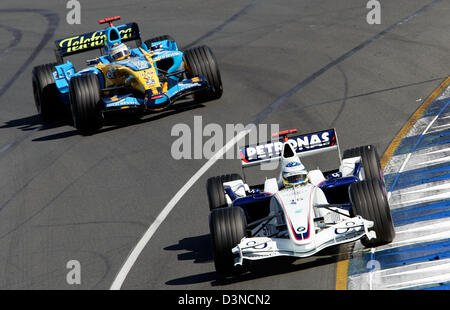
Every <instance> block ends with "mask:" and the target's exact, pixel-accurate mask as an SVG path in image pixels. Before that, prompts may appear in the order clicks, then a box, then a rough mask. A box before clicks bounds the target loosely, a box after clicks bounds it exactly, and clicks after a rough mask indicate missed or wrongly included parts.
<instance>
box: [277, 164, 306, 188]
mask: <svg viewBox="0 0 450 310" xmlns="http://www.w3.org/2000/svg"><path fill="white" fill-rule="evenodd" d="M281 178H282V180H283V184H284V185H285V186H294V185H300V184H306V183H307V182H308V171H307V170H306V168H305V166H303V164H302V163H301V162H300V160H298V161H291V162H289V163H287V164H286V165H285V166H284V167H283V170H282V171H281Z"/></svg>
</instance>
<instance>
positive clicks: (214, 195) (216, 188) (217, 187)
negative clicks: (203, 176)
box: [206, 174, 242, 211]
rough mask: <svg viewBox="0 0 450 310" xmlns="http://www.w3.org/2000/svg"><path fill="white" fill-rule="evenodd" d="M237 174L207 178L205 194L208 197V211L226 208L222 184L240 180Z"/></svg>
mask: <svg viewBox="0 0 450 310" xmlns="http://www.w3.org/2000/svg"><path fill="white" fill-rule="evenodd" d="M241 179H242V178H241V176H240V175H239V174H225V175H221V176H217V177H212V178H209V179H208V180H207V181H206V192H207V195H208V203H209V210H211V211H212V210H214V209H219V208H224V207H226V206H227V199H226V198H225V197H226V196H225V190H224V188H223V183H225V182H230V181H235V180H241Z"/></svg>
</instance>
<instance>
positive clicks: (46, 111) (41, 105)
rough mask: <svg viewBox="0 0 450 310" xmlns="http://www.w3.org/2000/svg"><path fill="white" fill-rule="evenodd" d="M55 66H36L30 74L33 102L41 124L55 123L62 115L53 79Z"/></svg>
mask: <svg viewBox="0 0 450 310" xmlns="http://www.w3.org/2000/svg"><path fill="white" fill-rule="evenodd" d="M56 65H57V64H56V63H50V64H45V65H40V66H36V67H34V68H33V72H32V83H33V95H34V102H35V105H36V109H37V112H38V113H39V116H40V118H41V121H42V122H43V123H50V122H52V121H55V120H57V119H58V118H60V116H61V115H62V113H63V107H62V102H61V101H60V99H59V96H58V89H57V87H56V84H55V80H54V78H53V71H55V66H56Z"/></svg>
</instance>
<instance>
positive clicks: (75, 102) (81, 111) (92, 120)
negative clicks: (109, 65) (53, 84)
mask: <svg viewBox="0 0 450 310" xmlns="http://www.w3.org/2000/svg"><path fill="white" fill-rule="evenodd" d="M69 92H70V107H71V109H72V118H73V122H74V125H75V128H77V129H78V130H79V131H80V132H81V133H82V134H84V135H88V134H92V133H94V132H95V131H96V130H98V129H100V128H101V127H102V126H103V113H102V109H101V103H100V83H99V81H98V78H97V76H96V75H95V74H85V75H79V76H74V77H73V78H71V79H70V84H69Z"/></svg>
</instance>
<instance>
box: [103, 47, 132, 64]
mask: <svg viewBox="0 0 450 310" xmlns="http://www.w3.org/2000/svg"><path fill="white" fill-rule="evenodd" d="M105 51H106V54H107V55H108V56H109V58H110V59H111V60H112V61H117V60H122V59H124V58H126V57H128V56H129V55H130V50H129V49H128V46H126V45H125V44H124V43H116V44H114V45H112V46H110V47H108V45H106V46H105Z"/></svg>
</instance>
